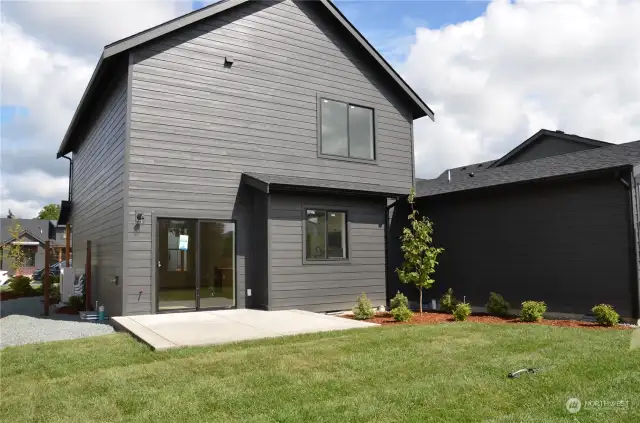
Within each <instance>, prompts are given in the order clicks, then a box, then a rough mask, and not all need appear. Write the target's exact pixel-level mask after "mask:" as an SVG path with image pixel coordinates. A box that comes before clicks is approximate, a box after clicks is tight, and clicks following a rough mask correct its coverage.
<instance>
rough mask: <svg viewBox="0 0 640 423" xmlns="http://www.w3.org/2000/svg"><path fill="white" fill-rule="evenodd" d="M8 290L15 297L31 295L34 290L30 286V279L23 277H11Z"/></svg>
mask: <svg viewBox="0 0 640 423" xmlns="http://www.w3.org/2000/svg"><path fill="white" fill-rule="evenodd" d="M9 288H11V290H12V291H13V292H15V293H16V295H33V294H35V290H34V289H33V287H32V286H31V278H29V277H27V276H23V275H16V276H12V277H11V279H10V280H9Z"/></svg>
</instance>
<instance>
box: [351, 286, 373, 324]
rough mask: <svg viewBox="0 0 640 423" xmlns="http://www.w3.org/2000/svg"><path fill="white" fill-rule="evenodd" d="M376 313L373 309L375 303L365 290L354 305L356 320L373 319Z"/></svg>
mask: <svg viewBox="0 0 640 423" xmlns="http://www.w3.org/2000/svg"><path fill="white" fill-rule="evenodd" d="M375 314H376V312H375V310H374V309H373V305H372V304H371V301H369V299H368V298H367V295H366V294H365V293H364V292H363V293H362V295H360V296H359V297H358V302H357V303H356V305H355V307H353V317H355V318H356V320H367V319H371V318H372V317H373V316H374V315H375Z"/></svg>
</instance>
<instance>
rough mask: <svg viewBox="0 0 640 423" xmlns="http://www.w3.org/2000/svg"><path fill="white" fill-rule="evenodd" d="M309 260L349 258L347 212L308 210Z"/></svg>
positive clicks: (306, 232) (307, 239) (307, 251)
mask: <svg viewBox="0 0 640 423" xmlns="http://www.w3.org/2000/svg"><path fill="white" fill-rule="evenodd" d="M305 237H306V252H305V254H306V258H307V260H346V259H347V214H346V213H345V212H339V211H330V210H317V209H314V210H310V209H307V210H306V220H305Z"/></svg>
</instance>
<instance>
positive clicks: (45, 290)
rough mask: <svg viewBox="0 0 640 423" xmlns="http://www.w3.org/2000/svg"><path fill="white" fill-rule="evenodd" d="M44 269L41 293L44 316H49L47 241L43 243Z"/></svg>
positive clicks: (49, 256) (49, 277) (49, 253)
mask: <svg viewBox="0 0 640 423" xmlns="http://www.w3.org/2000/svg"><path fill="white" fill-rule="evenodd" d="M44 251H45V253H44V269H42V273H44V275H43V279H42V293H43V294H44V315H45V316H48V315H49V296H50V295H51V294H50V290H49V287H50V284H51V275H49V266H51V260H50V258H51V251H49V241H45V243H44Z"/></svg>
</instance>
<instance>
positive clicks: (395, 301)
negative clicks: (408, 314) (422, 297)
mask: <svg viewBox="0 0 640 423" xmlns="http://www.w3.org/2000/svg"><path fill="white" fill-rule="evenodd" d="M403 306H404V307H406V308H407V309H408V308H409V300H408V299H407V297H406V296H405V295H404V294H403V293H401V292H400V291H398V293H397V294H396V296H395V297H393V298H392V299H391V310H393V309H396V308H398V307H403Z"/></svg>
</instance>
